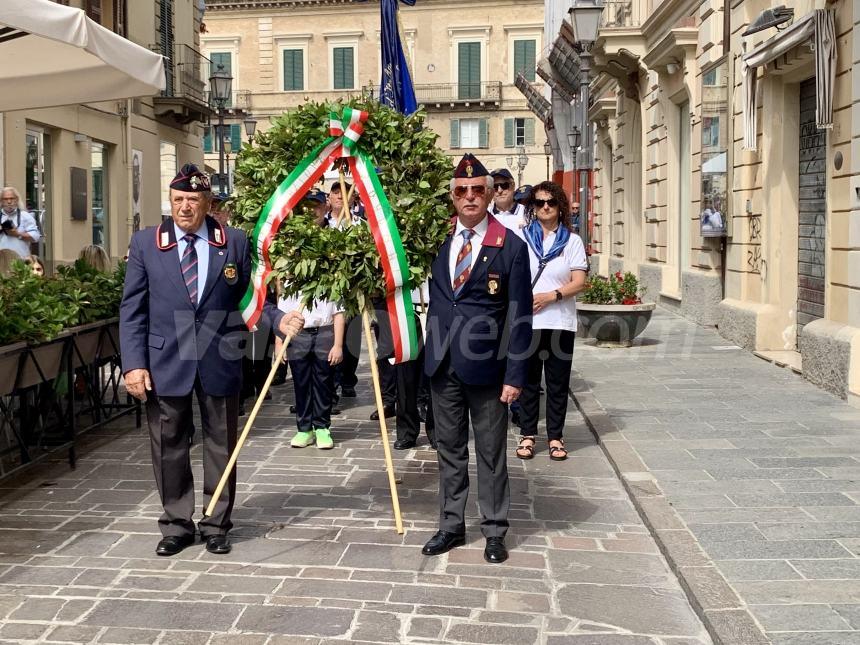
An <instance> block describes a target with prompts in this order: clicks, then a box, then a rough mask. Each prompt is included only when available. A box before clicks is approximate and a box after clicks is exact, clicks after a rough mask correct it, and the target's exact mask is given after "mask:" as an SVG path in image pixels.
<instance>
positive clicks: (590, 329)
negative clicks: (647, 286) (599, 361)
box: [576, 302, 657, 347]
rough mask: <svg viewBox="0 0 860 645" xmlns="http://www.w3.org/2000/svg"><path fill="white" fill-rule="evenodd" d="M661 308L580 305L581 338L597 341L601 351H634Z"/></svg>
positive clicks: (653, 306)
mask: <svg viewBox="0 0 860 645" xmlns="http://www.w3.org/2000/svg"><path fill="white" fill-rule="evenodd" d="M656 307H657V305H656V304H655V303H653V302H648V303H644V304H641V305H590V304H583V303H580V302H577V303H576V314H577V317H578V320H579V326H578V328H577V336H581V337H584V338H594V339H595V340H597V345H598V346H599V347H630V345H631V344H632V343H633V339H634V338H636V337H637V336H638V335H639V334H641V333H642V332H643V331H645V328H646V327H647V326H648V322H649V321H650V320H651V313H652V312H653V311H654V309H655V308H656Z"/></svg>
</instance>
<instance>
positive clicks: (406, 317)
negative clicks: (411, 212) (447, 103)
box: [240, 107, 418, 363]
mask: <svg viewBox="0 0 860 645" xmlns="http://www.w3.org/2000/svg"><path fill="white" fill-rule="evenodd" d="M367 117H368V114H367V112H362V111H360V110H355V109H353V108H350V107H345V108H344V109H343V114H342V115H340V116H338V115H337V113H335V112H331V116H330V123H329V134H330V136H329V138H328V139H326V140H325V141H323V142H322V143H321V144H320V145H319V146H317V147H316V148H314V150H313V151H312V152H311V153H310V154H309V155H308V156H307V157H305V158H304V159H302V161H301V162H300V163H299V165H298V166H296V168H295V170H293V171H292V172H291V173H290V174H289V175H288V176H287V178H286V179H284V181H282V182H281V184H280V185H279V186H278V187H277V188H276V189H275V192H274V193H273V194H272V196H271V197H269V199H268V201H267V202H266V205H265V206H264V207H263V210H262V212H261V213H260V217H259V219H258V220H257V225H256V226H255V227H254V232H253V234H252V235H251V262H252V271H251V282H250V284H249V285H248V290H247V291H246V292H245V295H244V296H243V298H242V302H241V304H240V310H241V312H242V317H243V318H244V319H245V323H246V324H247V325H248V328H249V329H253V328H254V327H255V326H256V324H257V322H258V321H259V320H260V315H261V313H262V311H263V303H264V302H265V298H266V287H265V285H266V281H267V279H268V277H269V274H270V273H271V272H272V264H271V262H270V260H269V247H270V246H271V244H272V240H273V239H274V237H275V234H276V233H277V232H278V229H279V228H280V226H281V224H282V223H283V222H284V221H285V220H286V219H287V218H288V217H289V216H290V215H291V214H292V212H293V209H294V208H295V207H296V206H297V205H298V204H299V202H301V201H302V199H303V198H304V196H305V194H306V193H307V192H308V190H310V189H311V188H312V187H313V185H314V184H316V183H317V181H318V180H319V179H320V177H322V176H323V174H324V173H325V171H326V170H328V169H329V168H330V167H331V166H332V164H334V162H335V161H337V160H338V159H341V158H346V159H347V162H348V163H349V168H350V172H351V173H352V176H353V180H354V182H355V187H356V189H357V190H358V194H359V195H360V196H361V199H362V201H363V202H364V206H365V211H366V213H367V221H368V223H369V224H370V230H371V233H372V234H373V239H374V242H375V243H376V248H377V250H378V251H379V256H380V259H381V263H382V270H383V273H384V276H385V298H386V306H387V309H388V318H389V321H390V323H391V332H392V337H393V339H394V359H393V362H394V363H402V362H404V361H409V360H413V359H415V358H417V356H418V335H417V332H416V328H415V313H414V309H413V307H412V296H411V293H410V289H411V285H410V283H409V265H408V264H407V262H406V253H405V251H404V249H403V242H402V241H401V239H400V233H399V232H398V230H397V223H396V222H395V220H394V214H393V213H392V211H391V204H390V203H389V202H388V198H387V197H386V196H385V191H383V189H382V184H380V183H379V177H377V175H376V170H375V167H374V164H373V162H372V161H371V160H370V158H369V157H368V156H367V155H366V154H365V153H364V152H362V151H361V150H360V149H359V148H358V146H357V145H356V143H357V142H358V140H359V138H360V137H361V135H362V134H363V132H364V122H365V121H366V120H367Z"/></svg>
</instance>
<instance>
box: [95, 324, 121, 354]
mask: <svg viewBox="0 0 860 645" xmlns="http://www.w3.org/2000/svg"><path fill="white" fill-rule="evenodd" d="M100 324H102V325H104V326H105V328H104V329H103V330H102V334H101V338H100V340H99V349H98V355H97V358H98V361H99V363H103V362H107V361H108V360H110V359H111V358H113V357H114V356H118V355H119V318H108V319H107V320H102V321H101V323H100Z"/></svg>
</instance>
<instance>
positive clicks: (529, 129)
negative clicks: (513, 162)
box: [523, 119, 535, 146]
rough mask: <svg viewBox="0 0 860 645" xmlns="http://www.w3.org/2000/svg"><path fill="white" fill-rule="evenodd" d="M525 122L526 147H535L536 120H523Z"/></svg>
mask: <svg viewBox="0 0 860 645" xmlns="http://www.w3.org/2000/svg"><path fill="white" fill-rule="evenodd" d="M523 120H524V121H525V131H526V133H525V145H527V146H533V145H534V144H535V120H534V119H523Z"/></svg>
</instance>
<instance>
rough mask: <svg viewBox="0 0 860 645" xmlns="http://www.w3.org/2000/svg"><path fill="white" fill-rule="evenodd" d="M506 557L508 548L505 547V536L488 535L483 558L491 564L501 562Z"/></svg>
mask: <svg viewBox="0 0 860 645" xmlns="http://www.w3.org/2000/svg"><path fill="white" fill-rule="evenodd" d="M507 559H508V550H507V549H506V548H505V538H500V537H488V538H487V546H486V548H484V560H486V561H487V562H492V563H493V564H501V563H502V562H504V561H505V560H507Z"/></svg>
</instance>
